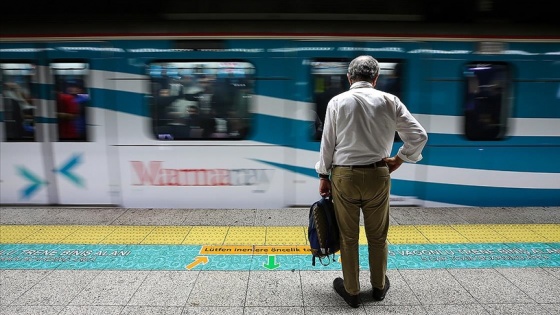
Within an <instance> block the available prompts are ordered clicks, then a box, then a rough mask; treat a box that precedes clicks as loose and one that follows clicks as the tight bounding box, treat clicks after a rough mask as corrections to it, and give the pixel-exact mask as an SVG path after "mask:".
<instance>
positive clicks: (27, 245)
mask: <svg viewBox="0 0 560 315" xmlns="http://www.w3.org/2000/svg"><path fill="white" fill-rule="evenodd" d="M308 212H309V209H308V208H285V209H245V210H240V209H127V208H103V207H83V208H38V207H1V208H0V314H10V315H12V314H64V315H66V314H218V313H219V314H477V315H479V314H539V315H540V314H560V207H545V208H543V207H535V208H475V207H473V208H408V207H392V208H391V215H390V217H391V222H390V223H391V226H390V230H389V236H388V238H389V262H388V271H387V275H388V277H389V279H390V281H391V289H390V290H389V292H388V293H387V297H386V298H385V300H384V301H381V302H376V301H374V300H373V298H372V297H371V293H372V288H371V286H370V284H369V280H368V279H369V267H368V263H367V245H366V240H365V235H364V234H363V226H362V227H361V236H360V265H361V271H360V280H361V287H362V293H361V294H360V298H361V304H360V307H359V308H358V309H353V308H350V307H349V306H348V305H347V304H346V303H345V302H344V301H343V299H342V298H340V297H339V296H338V295H337V294H336V293H335V291H334V290H333V288H332V281H333V280H334V278H336V277H339V276H342V272H341V268H340V262H339V261H336V260H335V261H334V262H330V263H329V264H328V265H322V264H320V263H319V262H317V264H316V265H315V266H313V265H312V264H311V254H310V252H309V249H308V242H307V224H308ZM335 257H336V258H337V259H338V258H339V256H338V255H336V256H335Z"/></svg>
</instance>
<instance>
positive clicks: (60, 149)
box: [41, 42, 118, 205]
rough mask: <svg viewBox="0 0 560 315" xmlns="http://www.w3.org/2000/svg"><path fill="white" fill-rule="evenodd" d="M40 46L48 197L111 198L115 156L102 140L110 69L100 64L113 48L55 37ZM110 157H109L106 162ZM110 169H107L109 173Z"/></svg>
mask: <svg viewBox="0 0 560 315" xmlns="http://www.w3.org/2000/svg"><path fill="white" fill-rule="evenodd" d="M50 46H51V47H49V48H50V49H47V50H46V63H47V64H46V66H45V67H44V68H43V69H44V70H45V71H44V73H42V74H41V75H42V76H43V77H44V79H45V80H46V82H47V83H48V86H50V87H51V89H50V93H51V101H50V102H49V104H48V105H49V106H47V108H48V112H47V115H48V117H52V118H55V119H56V122H57V123H56V124H49V132H48V138H47V141H46V143H47V144H48V145H47V148H46V150H45V154H46V155H45V159H47V161H46V164H47V165H48V166H49V167H48V168H47V169H48V170H52V171H51V172H47V179H48V181H49V182H50V183H53V184H55V185H49V186H50V187H49V188H50V191H49V197H50V203H53V204H62V205H69V204H75V205H79V204H90V205H91V204H98V205H108V204H117V203H118V200H117V199H116V198H117V196H116V195H114V193H115V192H114V191H113V188H112V187H114V186H115V185H111V182H114V181H115V180H117V179H118V178H112V177H111V176H115V175H114V174H115V173H116V172H110V169H111V165H110V164H111V163H114V164H117V162H116V156H115V154H113V151H111V149H110V148H109V146H108V138H109V134H110V133H111V129H112V128H115V127H114V126H111V124H109V123H108V121H107V117H108V115H106V114H107V109H109V108H110V105H109V104H111V99H110V95H111V94H110V92H109V91H110V90H111V89H110V86H109V83H108V82H111V80H110V76H111V74H110V73H109V72H107V71H104V70H103V69H107V68H109V67H108V66H107V63H108V62H109V60H110V59H108V57H110V55H109V54H110V53H111V52H112V51H113V50H112V49H111V48H110V47H108V46H107V45H106V44H105V43H102V42H88V43H86V42H80V43H56V44H51V45H50ZM111 161H113V162H111ZM111 173H112V174H113V175H110V174H111Z"/></svg>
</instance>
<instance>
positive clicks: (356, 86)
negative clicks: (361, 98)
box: [350, 81, 373, 90]
mask: <svg viewBox="0 0 560 315" xmlns="http://www.w3.org/2000/svg"><path fill="white" fill-rule="evenodd" d="M360 88H372V89H373V84H371V83H369V82H366V81H358V82H354V84H352V86H350V90H352V89H360Z"/></svg>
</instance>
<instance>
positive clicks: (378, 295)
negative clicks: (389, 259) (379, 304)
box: [373, 276, 391, 301]
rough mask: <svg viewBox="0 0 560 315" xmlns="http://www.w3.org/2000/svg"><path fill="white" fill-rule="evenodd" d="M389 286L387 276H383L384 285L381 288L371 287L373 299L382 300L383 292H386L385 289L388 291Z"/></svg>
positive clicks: (383, 297)
mask: <svg viewBox="0 0 560 315" xmlns="http://www.w3.org/2000/svg"><path fill="white" fill-rule="evenodd" d="M390 286H391V284H390V283H389V278H388V277H387V276H385V287H384V288H383V290H381V289H377V288H373V299H374V300H376V301H383V300H384V299H385V294H387V291H389V287H390Z"/></svg>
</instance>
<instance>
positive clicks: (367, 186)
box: [315, 56, 428, 307]
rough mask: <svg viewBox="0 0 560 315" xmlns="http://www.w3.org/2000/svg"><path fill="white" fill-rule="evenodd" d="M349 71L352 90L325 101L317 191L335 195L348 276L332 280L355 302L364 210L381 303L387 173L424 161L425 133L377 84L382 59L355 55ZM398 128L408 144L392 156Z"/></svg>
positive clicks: (354, 304) (377, 297) (376, 297)
mask: <svg viewBox="0 0 560 315" xmlns="http://www.w3.org/2000/svg"><path fill="white" fill-rule="evenodd" d="M347 77H348V80H349V82H350V85H351V86H350V90H349V91H346V92H344V93H341V94H339V95H337V96H335V97H333V98H332V99H331V100H330V102H329V104H328V106H327V112H326V116H325V122H324V127H323V135H322V138H321V150H320V160H319V162H317V164H316V165H315V169H316V171H317V173H318V174H319V177H320V184H319V193H320V194H321V195H322V196H328V195H331V193H332V197H333V203H334V208H335V213H336V218H337V221H338V226H339V228H340V244H341V246H340V256H341V260H342V275H343V278H336V279H335V280H334V282H333V286H334V289H335V291H336V292H337V293H338V294H339V295H340V296H342V297H343V298H344V300H345V301H346V303H348V305H350V306H352V307H358V306H359V295H358V294H359V292H360V282H359V269H360V264H359V256H358V255H359V254H358V249H359V246H358V238H359V233H360V226H359V224H360V209H361V210H362V212H363V215H364V228H365V232H366V237H367V241H368V254H369V268H370V282H371V285H372V287H373V299H374V300H376V301H381V300H383V299H384V298H385V294H386V293H387V290H388V289H389V286H390V284H389V279H388V278H387V276H386V271H387V254H388V250H387V232H388V230H389V196H390V188H391V176H390V173H392V172H393V171H395V170H396V169H398V168H399V167H400V166H401V164H402V163H403V161H406V162H410V163H416V162H418V161H420V160H421V159H422V154H421V153H422V150H423V148H424V146H425V145H426V142H427V140H428V136H427V133H426V131H425V130H424V128H423V127H422V126H421V125H420V123H419V122H418V121H417V120H416V119H415V118H414V117H413V116H412V114H411V113H410V112H409V111H408V109H407V108H406V106H405V105H404V104H403V103H402V102H401V101H400V99H399V98H398V97H396V96H395V95H392V94H389V93H386V92H382V91H379V90H376V89H375V88H374V87H375V84H376V82H377V78H378V77H379V63H378V62H377V60H375V59H374V58H373V57H371V56H360V57H357V58H356V59H354V60H352V62H350V65H349V66H348V73H347ZM395 131H396V132H398V134H399V136H400V138H401V139H402V140H403V145H402V146H401V147H400V148H399V150H398V152H397V154H396V155H395V156H393V157H390V154H391V149H392V147H393V141H394V137H395ZM331 189H332V191H331Z"/></svg>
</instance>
